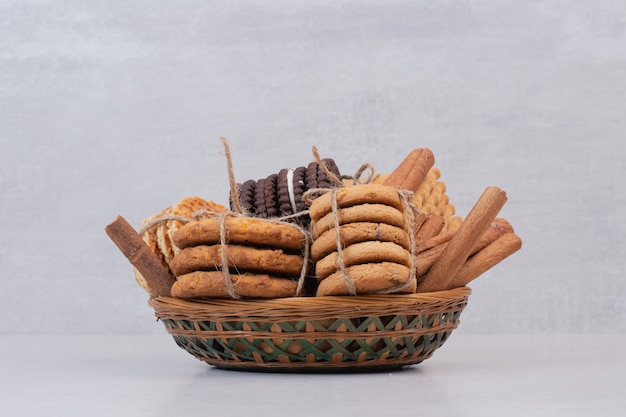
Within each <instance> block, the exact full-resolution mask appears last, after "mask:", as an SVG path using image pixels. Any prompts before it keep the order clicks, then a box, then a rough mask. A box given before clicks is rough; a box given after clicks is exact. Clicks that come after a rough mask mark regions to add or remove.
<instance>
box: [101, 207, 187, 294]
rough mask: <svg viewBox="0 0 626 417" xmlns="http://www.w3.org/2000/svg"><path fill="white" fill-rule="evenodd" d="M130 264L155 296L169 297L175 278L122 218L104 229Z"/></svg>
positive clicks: (117, 218)
mask: <svg viewBox="0 0 626 417" xmlns="http://www.w3.org/2000/svg"><path fill="white" fill-rule="evenodd" d="M104 230H105V231H106V233H107V235H109V237H110V238H111V240H112V241H113V243H115V244H116V245H117V247H118V248H119V249H120V251H122V253H123V254H124V256H126V258H127V259H128V260H129V261H130V263H131V264H132V265H133V266H134V267H135V268H137V270H138V271H139V273H141V275H142V276H143V277H144V278H145V279H146V281H147V282H148V285H149V286H150V288H151V289H152V290H153V291H154V293H155V294H156V295H157V296H165V297H170V296H171V293H170V289H171V287H172V284H173V283H174V282H175V281H176V278H174V276H173V275H172V274H171V273H170V271H168V270H167V269H165V268H164V267H163V264H162V263H161V261H160V260H159V258H158V256H157V255H156V254H155V253H154V252H152V250H150V247H149V246H148V245H146V243H145V242H144V241H143V239H142V238H141V236H139V234H138V233H137V232H136V231H135V229H133V227H132V226H131V225H130V224H129V223H128V222H127V221H126V219H124V218H123V217H122V216H117V217H116V218H115V220H114V221H113V222H112V223H111V224H109V225H108V226H106V227H105V229H104Z"/></svg>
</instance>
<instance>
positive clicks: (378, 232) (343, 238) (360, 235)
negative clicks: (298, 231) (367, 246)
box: [311, 222, 411, 261]
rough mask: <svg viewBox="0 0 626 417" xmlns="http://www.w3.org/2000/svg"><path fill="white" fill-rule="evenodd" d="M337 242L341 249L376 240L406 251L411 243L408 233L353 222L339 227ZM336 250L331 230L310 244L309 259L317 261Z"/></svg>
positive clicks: (373, 224) (333, 230)
mask: <svg viewBox="0 0 626 417" xmlns="http://www.w3.org/2000/svg"><path fill="white" fill-rule="evenodd" d="M339 240H340V242H341V245H342V247H347V246H349V245H352V244H353V243H359V242H365V241H370V240H377V241H380V242H392V243H395V244H397V245H400V246H401V247H403V248H404V249H406V250H410V249H411V241H410V238H409V235H408V233H407V232H406V231H405V230H403V229H401V228H399V227H397V226H392V225H389V224H386V223H368V222H354V223H348V224H344V225H341V226H339ZM336 250H337V233H336V231H335V228H334V227H333V228H331V229H329V230H327V231H326V232H324V233H322V235H321V236H319V237H318V238H317V239H315V240H314V241H313V243H312V244H311V259H312V260H313V261H319V260H320V259H322V258H323V257H325V256H326V255H328V254H329V253H331V252H334V251H336Z"/></svg>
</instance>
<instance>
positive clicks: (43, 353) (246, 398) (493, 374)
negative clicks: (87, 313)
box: [0, 333, 626, 417]
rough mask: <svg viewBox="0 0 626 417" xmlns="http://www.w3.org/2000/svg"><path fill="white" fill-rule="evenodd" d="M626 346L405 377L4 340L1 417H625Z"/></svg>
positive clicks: (113, 343)
mask: <svg viewBox="0 0 626 417" xmlns="http://www.w3.org/2000/svg"><path fill="white" fill-rule="evenodd" d="M624 352H626V335H587V336H580V335H576V336H574V335H571V336H565V335H553V336H545V335H544V336H541V335H528V336H511V335H499V336H483V335H480V336H469V335H464V334H452V336H451V338H450V339H449V340H448V342H446V344H445V345H444V346H442V347H441V349H439V350H438V351H437V352H435V355H434V356H433V357H432V358H430V359H428V360H427V361H425V362H423V363H421V364H419V365H414V366H411V367H408V368H404V369H402V370H398V371H394V372H378V373H368V374H362V373H353V374H268V373H254V372H238V371H225V370H219V369H216V368H213V367H211V366H209V365H206V364H205V363H203V362H200V361H198V360H196V359H194V358H193V357H192V356H190V355H189V354H188V353H186V352H185V351H183V350H182V349H180V348H178V347H177V346H176V345H175V343H174V341H173V339H171V337H170V336H169V335H167V333H164V334H163V335H144V336H25V335H24V336H22V335H3V336H0V370H1V373H0V415H1V416H12V417H17V416H61V415H62V416H81V417H82V416H90V417H92V416H169V417H171V416H190V415H218V416H222V417H226V416H244V415H254V416H264V415H267V416H272V417H277V416H283V415H284V416H318V417H319V416H324V415H329V416H335V415H346V416H378V417H381V416H418V415H421V416H429V417H430V416H480V417H486V416H568V417H573V416H603V417H607V416H625V415H626V355H625V354H624Z"/></svg>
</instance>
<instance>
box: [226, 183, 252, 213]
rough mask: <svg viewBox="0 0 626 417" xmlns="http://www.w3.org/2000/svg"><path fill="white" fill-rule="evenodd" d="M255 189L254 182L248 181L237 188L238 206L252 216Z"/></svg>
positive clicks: (231, 205)
mask: <svg viewBox="0 0 626 417" xmlns="http://www.w3.org/2000/svg"><path fill="white" fill-rule="evenodd" d="M255 189H256V181H255V180H248V181H246V182H244V183H243V184H241V185H240V186H239V204H240V205H241V208H243V209H244V211H245V212H246V213H249V214H254V211H255V210H254V206H255V203H254V193H255ZM230 208H231V210H232V209H233V208H234V207H233V203H232V201H231V203H230Z"/></svg>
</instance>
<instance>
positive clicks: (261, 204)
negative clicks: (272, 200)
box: [254, 178, 267, 218]
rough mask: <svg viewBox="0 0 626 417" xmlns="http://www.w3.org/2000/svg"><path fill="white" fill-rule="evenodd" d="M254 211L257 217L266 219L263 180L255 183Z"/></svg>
mask: <svg viewBox="0 0 626 417" xmlns="http://www.w3.org/2000/svg"><path fill="white" fill-rule="evenodd" d="M254 210H255V214H256V216H257V217H261V218H267V206H266V205H265V178H261V179H260V180H257V182H256V188H255V192H254Z"/></svg>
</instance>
